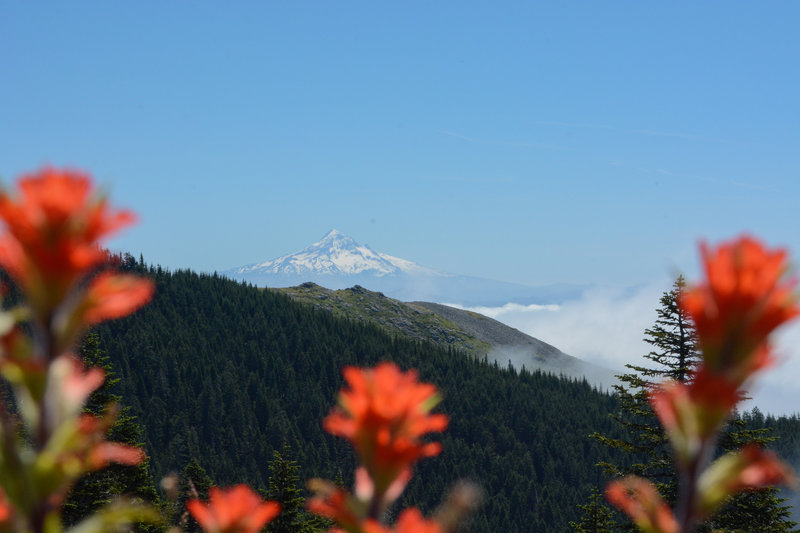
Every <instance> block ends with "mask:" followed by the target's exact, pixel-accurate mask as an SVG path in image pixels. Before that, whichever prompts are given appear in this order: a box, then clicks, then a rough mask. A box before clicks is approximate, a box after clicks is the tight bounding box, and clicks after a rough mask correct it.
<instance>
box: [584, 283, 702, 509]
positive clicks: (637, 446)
mask: <svg viewBox="0 0 800 533" xmlns="http://www.w3.org/2000/svg"><path fill="white" fill-rule="evenodd" d="M684 287H685V281H684V279H683V278H682V277H679V278H678V279H677V280H675V283H674V284H673V286H672V289H671V290H670V291H667V292H665V293H664V294H663V295H662V296H661V298H660V300H659V302H660V304H661V306H660V307H659V308H658V309H657V310H656V314H657V318H656V322H655V324H654V325H653V327H652V328H648V329H646V330H645V337H644V341H645V342H647V343H648V344H650V345H651V346H652V347H653V349H652V350H651V351H650V352H649V353H648V354H647V355H645V356H644V358H645V359H647V360H648V361H651V362H652V363H655V365H653V366H647V367H645V366H638V365H632V364H628V365H625V366H626V367H627V368H628V369H630V370H631V372H629V373H627V374H623V375H620V376H617V377H618V378H619V380H620V383H619V384H617V385H614V389H615V392H616V395H617V399H618V401H619V408H618V411H617V413H616V414H614V415H612V418H613V419H614V420H615V421H616V422H617V423H618V424H619V425H620V426H621V427H622V428H623V429H624V430H625V433H627V437H623V438H619V439H613V438H609V437H607V436H605V435H601V434H599V433H594V434H592V438H595V439H597V440H598V441H600V442H602V443H604V444H606V445H607V446H609V447H610V448H615V449H619V450H622V451H624V452H625V453H626V454H627V455H628V456H629V457H630V458H631V463H630V464H626V465H618V464H612V463H601V464H600V466H602V467H603V469H604V470H605V472H606V473H607V474H608V475H610V476H612V477H621V476H624V475H629V474H633V475H637V476H641V477H645V478H648V479H650V480H651V481H653V482H654V483H655V484H656V486H657V487H658V489H659V491H660V492H661V494H662V495H663V496H664V498H665V499H666V500H667V502H669V503H670V504H673V503H674V502H675V497H676V494H677V474H676V472H675V467H674V465H673V462H672V455H671V451H670V448H669V444H668V442H667V437H666V435H665V434H664V431H663V430H662V429H661V425H660V424H659V422H658V419H657V418H656V416H655V413H653V410H652V408H651V407H650V402H649V400H648V398H647V391H648V388H649V387H651V386H653V385H654V384H656V383H659V382H661V381H663V380H665V379H674V380H676V381H680V382H683V383H686V382H688V381H690V380H691V375H692V368H693V367H694V366H695V365H696V364H697V363H698V362H699V360H700V354H699V353H698V351H697V346H696V343H695V337H694V326H693V324H692V323H691V321H690V320H689V318H688V316H686V314H684V313H683V311H682V310H681V308H680V307H679V306H678V298H679V297H680V293H681V291H682V290H683V288H684Z"/></svg>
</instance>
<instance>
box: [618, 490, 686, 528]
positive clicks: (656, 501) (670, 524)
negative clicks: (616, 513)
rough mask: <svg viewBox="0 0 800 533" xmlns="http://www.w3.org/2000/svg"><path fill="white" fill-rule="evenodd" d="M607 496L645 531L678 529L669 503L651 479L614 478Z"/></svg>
mask: <svg viewBox="0 0 800 533" xmlns="http://www.w3.org/2000/svg"><path fill="white" fill-rule="evenodd" d="M606 498H607V499H608V501H609V502H611V503H612V504H614V505H615V506H617V507H618V508H619V509H620V510H622V511H623V512H624V513H625V514H627V515H628V516H629V517H630V519H631V520H632V521H633V522H634V523H635V524H636V525H637V526H638V527H639V529H641V530H642V531H644V532H645V533H678V531H679V529H680V528H679V527H678V522H677V520H675V516H674V515H673V514H672V511H671V510H670V508H669V506H668V505H667V504H666V503H665V502H664V500H663V499H662V498H661V495H659V494H658V491H657V490H656V488H655V487H654V486H653V484H652V483H650V482H649V481H647V480H645V479H642V478H639V477H636V476H628V477H626V478H622V479H618V480H616V481H612V482H611V483H609V484H608V487H606Z"/></svg>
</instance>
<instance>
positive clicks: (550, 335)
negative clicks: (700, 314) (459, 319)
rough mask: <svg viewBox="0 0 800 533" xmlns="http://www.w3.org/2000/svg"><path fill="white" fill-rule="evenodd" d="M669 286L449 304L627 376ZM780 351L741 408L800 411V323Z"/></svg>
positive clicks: (782, 335) (785, 334) (784, 334)
mask: <svg viewBox="0 0 800 533" xmlns="http://www.w3.org/2000/svg"><path fill="white" fill-rule="evenodd" d="M671 286H672V282H671V281H669V280H661V281H658V282H654V283H648V284H646V285H641V286H638V287H635V288H628V289H610V288H598V289H591V290H589V291H586V292H585V293H584V294H583V295H582V296H581V297H580V298H579V299H576V300H571V301H567V302H564V303H563V304H561V305H520V304H515V303H508V304H505V305H503V306H500V307H480V306H479V307H464V306H458V305H452V304H448V305H452V306H453V307H458V308H460V309H467V310H470V311H475V312H477V313H481V314H483V315H486V316H488V317H490V318H494V319H495V320H498V321H500V322H503V323H504V324H506V325H508V326H511V327H513V328H517V329H518V330H520V331H522V332H524V333H527V334H528V335H531V336H533V337H536V338H537V339H540V340H542V341H544V342H547V343H549V344H552V345H553V346H555V347H556V348H558V349H559V350H561V351H563V352H564V353H567V354H569V355H573V356H575V357H578V358H580V359H583V360H584V361H588V362H591V363H594V364H597V365H601V366H605V367H607V368H610V369H612V370H614V371H620V372H623V371H625V364H627V363H633V364H641V363H642V362H644V360H643V359H642V356H643V355H644V354H646V353H648V352H650V349H651V347H650V345H649V344H647V343H645V342H644V340H643V338H644V330H645V329H647V328H650V327H652V326H653V324H654V323H655V320H656V309H657V308H658V307H659V305H660V301H659V299H660V298H661V295H662V294H663V293H664V292H665V291H666V290H669V289H670V288H671ZM776 352H777V354H778V357H779V359H780V363H779V364H778V365H776V366H775V368H772V369H769V370H767V371H764V372H763V373H762V375H761V376H759V379H758V381H757V385H756V387H755V388H754V389H753V390H752V391H751V396H752V397H753V400H751V401H749V402H747V403H746V404H744V405H742V408H744V409H750V408H752V407H753V406H754V405H757V406H758V407H759V409H761V410H762V411H764V412H766V413H772V414H775V415H781V414H793V413H799V412H800V322H797V321H796V322H795V323H793V324H791V325H790V326H789V327H787V328H785V329H784V330H782V331H780V332H779V334H778V335H777V337H776Z"/></svg>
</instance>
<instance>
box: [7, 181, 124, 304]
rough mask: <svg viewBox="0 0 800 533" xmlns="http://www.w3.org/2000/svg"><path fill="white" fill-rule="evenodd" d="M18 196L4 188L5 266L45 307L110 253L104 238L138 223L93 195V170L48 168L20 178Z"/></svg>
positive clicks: (55, 300) (57, 298)
mask: <svg viewBox="0 0 800 533" xmlns="http://www.w3.org/2000/svg"><path fill="white" fill-rule="evenodd" d="M18 186H19V192H18V197H17V198H13V197H12V196H11V195H10V194H9V193H8V192H5V191H4V192H0V219H2V220H3V221H4V222H5V225H6V229H7V231H6V233H5V234H4V235H3V236H2V237H0V266H2V267H3V268H4V269H5V270H7V271H8V272H9V273H10V274H11V275H12V276H13V277H14V278H15V279H16V280H17V281H18V282H19V283H20V284H21V285H22V287H23V288H24V289H25V290H26V292H27V293H28V297H29V298H30V299H32V300H34V302H33V303H34V306H35V307H37V308H39V309H42V308H47V306H48V305H50V306H52V305H54V303H57V302H60V301H61V300H62V299H63V297H64V295H65V294H66V292H67V291H68V290H69V288H70V287H71V286H72V284H73V283H75V281H77V280H78V279H79V278H80V277H81V276H83V275H84V274H86V273H87V272H88V271H89V270H90V269H92V268H93V267H96V266H98V265H99V264H101V263H102V262H103V261H104V260H105V258H106V252H105V251H104V250H102V249H101V248H100V246H99V241H100V239H101V238H102V237H104V236H107V235H109V234H110V233H113V232H114V231H116V230H118V229H119V228H121V227H123V226H126V225H128V224H131V223H133V221H134V219H135V217H134V215H133V213H131V212H129V211H112V210H111V209H110V208H109V207H108V205H107V204H106V200H105V199H104V198H102V197H97V196H95V195H93V194H92V193H93V191H92V182H91V178H90V177H89V175H88V174H85V173H82V172H77V171H73V170H58V169H54V168H45V169H43V170H40V171H38V172H36V173H33V174H29V175H24V176H22V177H21V178H20V179H19V180H18Z"/></svg>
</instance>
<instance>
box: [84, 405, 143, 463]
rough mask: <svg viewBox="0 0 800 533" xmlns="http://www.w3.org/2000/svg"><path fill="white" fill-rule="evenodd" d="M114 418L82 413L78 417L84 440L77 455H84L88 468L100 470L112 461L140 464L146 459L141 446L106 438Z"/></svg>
mask: <svg viewBox="0 0 800 533" xmlns="http://www.w3.org/2000/svg"><path fill="white" fill-rule="evenodd" d="M112 420H113V419H112V418H99V417H96V416H94V415H90V414H84V415H81V417H80V418H79V419H78V433H79V435H80V438H81V439H82V441H83V442H82V443H80V447H81V450H79V453H78V454H77V455H83V457H82V459H83V461H84V464H85V468H86V469H87V470H99V469H101V468H105V467H106V466H108V465H109V464H110V463H119V464H123V465H138V464H139V463H141V462H142V461H144V459H145V454H144V452H143V451H142V450H141V449H140V448H134V447H133V446H128V445H126V444H120V443H118V442H109V441H107V440H105V434H106V432H107V431H108V428H109V426H110V424H111V422H112Z"/></svg>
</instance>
